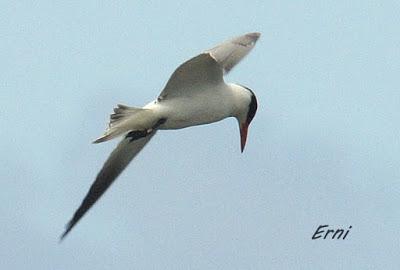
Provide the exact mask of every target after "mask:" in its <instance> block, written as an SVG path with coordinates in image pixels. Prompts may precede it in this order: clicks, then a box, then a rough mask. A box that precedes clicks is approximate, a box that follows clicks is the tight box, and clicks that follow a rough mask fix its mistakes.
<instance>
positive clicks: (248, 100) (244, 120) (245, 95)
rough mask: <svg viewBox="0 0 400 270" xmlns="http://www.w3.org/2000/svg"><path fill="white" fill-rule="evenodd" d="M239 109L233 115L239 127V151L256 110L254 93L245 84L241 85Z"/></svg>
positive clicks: (242, 146) (244, 142) (243, 144)
mask: <svg viewBox="0 0 400 270" xmlns="http://www.w3.org/2000/svg"><path fill="white" fill-rule="evenodd" d="M239 86H240V87H241V92H242V95H241V97H242V98H241V102H240V103H241V105H242V106H240V107H241V109H240V110H239V113H238V114H237V115H236V116H235V117H236V119H237V120H238V123H239V129H240V147H241V151H242V152H243V150H244V147H245V145H246V140H247V132H248V129H249V125H250V123H251V121H252V120H253V118H254V116H255V115H256V111H257V98H256V96H255V95H254V93H253V91H251V89H250V88H247V87H245V86H241V85H239Z"/></svg>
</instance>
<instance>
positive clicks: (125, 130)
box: [61, 33, 260, 238]
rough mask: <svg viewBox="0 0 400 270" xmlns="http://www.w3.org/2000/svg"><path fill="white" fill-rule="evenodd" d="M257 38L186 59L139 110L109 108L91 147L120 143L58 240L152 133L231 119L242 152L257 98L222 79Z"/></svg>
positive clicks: (235, 41)
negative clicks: (234, 121)
mask: <svg viewBox="0 0 400 270" xmlns="http://www.w3.org/2000/svg"><path fill="white" fill-rule="evenodd" d="M259 36H260V34H259V33H250V34H246V35H243V36H239V37H237V38H234V39H231V40H228V41H226V42H224V43H222V44H220V45H218V46H216V47H214V48H212V49H210V50H207V51H205V52H204V53H201V54H199V55H198V56H196V57H193V58H192V59H190V60H188V61H186V62H185V63H183V64H182V65H180V66H179V67H178V68H177V69H176V70H175V72H174V73H173V74H172V75H171V78H170V79H169V80H168V82H167V84H166V86H165V88H164V90H163V91H162V92H161V94H160V95H159V97H158V98H157V99H156V100H154V101H152V102H150V103H148V104H147V105H145V106H144V107H142V108H136V107H129V106H126V105H118V107H117V108H115V109H114V113H113V114H112V115H111V116H110V124H109V128H108V129H107V130H106V132H105V133H104V135H103V136H101V137H100V138H98V139H97V140H95V141H94V143H100V142H104V141H108V140H110V139H113V138H115V137H118V136H122V135H123V136H124V139H123V140H122V141H121V142H120V143H119V144H118V146H117V148H116V149H115V150H114V151H113V152H112V153H111V155H110V157H109V158H108V159H107V161H106V162H105V164H104V165H103V168H102V169H101V170H100V172H99V174H98V175H97V177H96V180H95V182H94V183H93V184H92V186H91V188H90V190H89V192H88V193H87V195H86V197H85V198H84V200H83V202H82V203H81V205H80V207H79V208H78V210H77V211H76V212H75V214H74V216H73V218H72V219H71V221H70V222H69V223H68V225H67V229H66V231H65V232H64V233H63V235H62V236H61V238H64V237H65V236H66V235H67V234H68V233H69V231H70V230H71V229H72V228H73V227H74V226H75V224H76V223H77V222H78V221H79V220H80V219H81V218H82V216H83V215H84V214H85V213H86V212H87V211H88V210H89V209H90V207H91V206H92V205H93V204H94V203H95V202H96V201H97V200H98V199H99V198H100V197H101V195H102V194H104V192H105V191H106V190H107V188H108V187H109V186H110V185H111V184H112V182H113V181H114V180H115V179H116V178H117V177H118V175H119V174H120V173H121V172H122V171H123V170H124V169H125V167H126V166H127V165H128V164H129V162H130V161H131V160H132V159H133V158H134V157H135V156H136V155H137V154H138V153H139V152H140V150H141V149H142V148H143V147H144V146H145V145H146V143H147V142H148V141H149V140H150V139H151V138H152V137H153V136H154V135H155V134H156V131H157V130H168V129H180V128H186V127H191V126H196V125H203V124H209V123H213V122H217V121H220V120H223V119H225V118H227V117H235V118H236V119H237V120H238V123H239V128H240V135H241V149H242V151H243V149H244V146H245V143H246V138H247V129H248V126H249V124H250V122H251V121H252V119H253V117H254V115H255V113H256V110H257V100H256V98H255V95H254V93H253V92H252V91H251V90H250V89H249V88H247V87H244V86H241V85H239V84H232V83H225V81H224V80H223V75H224V74H225V73H227V72H229V71H230V69H231V68H232V67H233V66H234V65H236V64H237V63H238V62H239V61H240V60H241V59H242V58H243V57H244V56H245V55H247V53H248V52H249V51H250V50H251V49H252V48H253V47H254V45H255V43H256V41H257V39H258V38H259Z"/></svg>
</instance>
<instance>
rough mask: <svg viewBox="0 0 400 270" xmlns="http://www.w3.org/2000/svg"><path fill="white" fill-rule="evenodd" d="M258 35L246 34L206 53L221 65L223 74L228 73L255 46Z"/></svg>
mask: <svg viewBox="0 0 400 270" xmlns="http://www.w3.org/2000/svg"><path fill="white" fill-rule="evenodd" d="M259 37H260V33H248V34H246V35H243V36H239V37H235V38H232V39H230V40H227V41H225V42H223V43H221V44H219V45H217V46H215V47H214V48H212V49H209V50H207V51H206V53H209V54H210V55H211V56H212V57H213V58H214V59H215V60H216V61H217V62H218V64H220V65H221V67H222V68H223V70H224V73H228V72H229V71H230V70H231V69H232V68H233V67H234V66H235V65H236V64H237V63H239V62H240V60H242V59H243V58H244V57H245V56H246V55H247V54H248V53H249V52H250V51H251V49H253V47H254V45H255V44H256V42H257V40H258V38H259Z"/></svg>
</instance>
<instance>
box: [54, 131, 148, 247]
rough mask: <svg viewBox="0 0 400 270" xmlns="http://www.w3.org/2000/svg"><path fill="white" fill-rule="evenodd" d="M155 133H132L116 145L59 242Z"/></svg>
mask: <svg viewBox="0 0 400 270" xmlns="http://www.w3.org/2000/svg"><path fill="white" fill-rule="evenodd" d="M155 133H156V131H153V132H152V133H150V134H146V135H145V137H143V136H144V134H143V133H141V131H132V132H130V133H128V135H127V136H126V137H125V138H124V139H123V140H122V141H121V142H120V143H119V144H118V146H117V148H115V149H114V151H112V153H111V155H110V156H109V157H108V159H107V161H106V162H105V163H104V165H103V168H102V169H101V170H100V172H99V173H98V175H97V177H96V180H95V181H94V183H93V184H92V186H91V187H90V189H89V192H88V193H87V194H86V197H85V198H84V199H83V201H82V203H81V205H80V206H79V208H78V210H76V212H75V214H74V216H73V217H72V219H71V220H70V221H69V222H68V224H67V226H66V229H65V232H64V233H63V234H62V235H61V240H62V239H63V238H64V237H65V236H67V234H68V233H69V232H70V231H71V230H72V228H73V227H74V226H75V225H76V223H78V221H79V220H80V219H81V218H82V217H83V215H84V214H85V213H86V212H87V211H88V210H89V209H90V208H91V207H92V206H93V204H94V203H95V202H96V201H97V200H98V199H99V198H100V197H101V195H103V194H104V192H105V191H106V190H107V188H108V187H109V186H110V185H111V184H112V183H113V182H114V180H115V179H116V178H117V177H118V175H119V174H120V173H121V172H122V171H123V170H124V169H125V168H126V166H127V165H128V164H129V162H130V161H131V160H132V159H133V158H134V157H135V156H136V155H137V154H138V153H139V152H140V151H141V150H142V149H143V147H144V146H145V145H146V144H147V143H148V142H149V141H150V139H151V138H152V137H153V136H154V134H155Z"/></svg>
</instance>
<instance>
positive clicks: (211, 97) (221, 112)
mask: <svg viewBox="0 0 400 270" xmlns="http://www.w3.org/2000/svg"><path fill="white" fill-rule="evenodd" d="M197 93H198V94H196V95H193V96H182V97H178V98H173V99H168V98H166V99H165V100H161V101H160V102H158V101H154V102H152V103H149V104H148V105H146V106H145V108H149V109H152V110H154V111H155V112H156V114H157V115H159V117H160V118H166V119H167V121H166V122H165V124H163V125H162V126H160V129H179V128H185V127H190V126H195V125H202V124H209V123H213V122H216V121H220V120H222V119H224V118H226V117H230V116H232V114H233V110H234V109H235V99H234V96H233V94H232V91H231V90H230V87H229V86H228V85H226V84H223V85H221V86H219V87H217V88H208V89H204V90H199V91H197Z"/></svg>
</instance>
